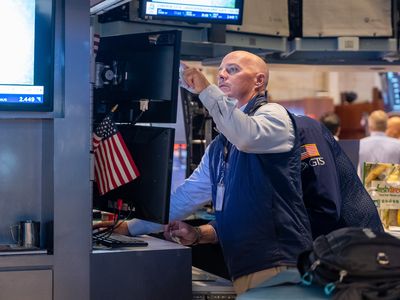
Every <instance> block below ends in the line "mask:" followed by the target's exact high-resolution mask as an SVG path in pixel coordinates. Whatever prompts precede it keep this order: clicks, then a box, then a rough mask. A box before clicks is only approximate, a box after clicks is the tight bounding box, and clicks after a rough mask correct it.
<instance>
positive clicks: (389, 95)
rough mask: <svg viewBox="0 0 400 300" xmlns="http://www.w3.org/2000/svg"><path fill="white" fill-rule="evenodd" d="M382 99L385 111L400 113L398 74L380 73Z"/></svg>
mask: <svg viewBox="0 0 400 300" xmlns="http://www.w3.org/2000/svg"><path fill="white" fill-rule="evenodd" d="M380 77H381V83H382V97H383V101H384V104H385V109H386V110H387V111H395V112H398V111H400V73H398V72H386V73H381V74H380Z"/></svg>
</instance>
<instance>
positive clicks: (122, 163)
mask: <svg viewBox="0 0 400 300" xmlns="http://www.w3.org/2000/svg"><path fill="white" fill-rule="evenodd" d="M112 114H113V112H111V113H110V114H108V115H107V116H106V117H105V118H104V119H103V121H102V122H101V123H100V124H99V126H98V127H97V128H96V130H95V132H94V133H93V151H94V157H95V159H94V171H95V180H96V182H97V186H98V188H99V193H100V195H104V194H105V193H107V192H109V191H111V190H113V189H115V188H117V187H119V186H121V185H123V184H126V183H128V182H130V181H132V180H134V179H135V178H136V177H138V176H139V171H138V169H137V167H136V165H135V163H134V161H133V159H132V156H131V154H130V153H129V150H128V148H127V147H126V144H125V142H124V140H123V138H122V135H121V133H119V131H118V128H117V126H116V125H115V123H114V121H113V120H112Z"/></svg>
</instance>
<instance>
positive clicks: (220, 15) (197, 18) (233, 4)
mask: <svg viewBox="0 0 400 300" xmlns="http://www.w3.org/2000/svg"><path fill="white" fill-rule="evenodd" d="M140 12H141V17H142V18H148V19H160V20H175V21H186V22H198V23H222V24H238V25H240V24H242V16H243V0H142V1H141V2H140Z"/></svg>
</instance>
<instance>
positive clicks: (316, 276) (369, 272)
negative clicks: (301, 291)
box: [297, 227, 400, 300]
mask: <svg viewBox="0 0 400 300" xmlns="http://www.w3.org/2000/svg"><path fill="white" fill-rule="evenodd" d="M297 266H298V269H299V271H300V273H301V275H302V283H303V285H311V284H314V285H315V284H316V285H319V286H322V287H323V288H324V292H325V294H326V295H328V296H330V295H333V299H340V300H345V299H346V300H347V299H349V300H358V299H385V300H389V299H390V300H391V299H400V239H397V238H395V237H393V236H392V235H390V234H388V233H385V232H374V231H372V230H370V229H367V228H364V229H362V228H354V227H347V228H341V229H338V230H335V231H333V232H331V233H329V234H327V235H321V236H319V237H318V238H316V239H315V240H314V243H313V249H312V250H309V251H305V252H303V253H302V254H300V256H299V259H298V265H297Z"/></svg>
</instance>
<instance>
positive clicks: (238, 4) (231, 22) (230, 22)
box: [139, 0, 244, 25]
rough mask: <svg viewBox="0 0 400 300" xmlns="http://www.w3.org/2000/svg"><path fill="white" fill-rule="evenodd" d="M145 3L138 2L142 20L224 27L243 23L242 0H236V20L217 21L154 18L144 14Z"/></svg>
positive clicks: (193, 18)
mask: <svg viewBox="0 0 400 300" xmlns="http://www.w3.org/2000/svg"><path fill="white" fill-rule="evenodd" d="M147 2H149V0H140V1H139V16H140V18H142V19H147V20H164V21H167V20H169V21H181V22H187V23H206V24H207V23H210V24H226V25H242V23H243V7H244V0H236V7H237V8H238V9H239V18H238V20H218V19H211V18H195V17H177V16H159V15H156V16H154V15H149V14H146V3H147Z"/></svg>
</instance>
